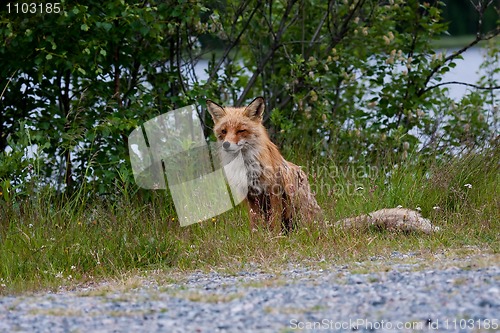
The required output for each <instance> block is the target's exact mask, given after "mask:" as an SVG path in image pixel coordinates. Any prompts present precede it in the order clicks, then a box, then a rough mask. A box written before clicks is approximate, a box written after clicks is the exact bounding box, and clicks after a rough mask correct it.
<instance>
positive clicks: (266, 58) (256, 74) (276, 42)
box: [236, 0, 297, 106]
mask: <svg viewBox="0 0 500 333" xmlns="http://www.w3.org/2000/svg"><path fill="white" fill-rule="evenodd" d="M296 2H297V0H291V1H289V2H288V5H287V7H286V10H285V13H284V14H283V17H282V18H281V22H280V26H279V29H278V31H277V33H276V38H275V39H274V43H273V45H272V46H271V49H270V50H269V52H268V53H267V54H266V55H265V56H264V58H263V59H262V61H260V63H259V65H258V66H257V70H256V71H255V72H254V73H253V75H252V77H251V78H250V80H249V81H248V83H247V85H246V86H245V89H243V92H242V93H241V95H240V97H239V98H238V100H237V101H236V106H239V105H241V103H243V101H244V100H245V96H246V95H247V94H248V92H249V91H250V89H252V87H253V85H254V84H255V82H256V81H257V78H258V77H259V75H260V74H261V73H262V71H263V70H264V66H265V64H266V63H267V62H268V61H269V59H270V58H271V57H272V56H273V55H274V52H276V50H277V49H278V48H279V47H280V45H281V44H280V42H281V37H282V36H283V33H284V32H285V30H286V27H285V23H286V20H287V19H288V15H289V14H290V12H291V11H292V8H293V6H294V5H295V3H296Z"/></svg>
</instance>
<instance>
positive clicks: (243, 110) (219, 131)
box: [207, 97, 439, 233]
mask: <svg viewBox="0 0 500 333" xmlns="http://www.w3.org/2000/svg"><path fill="white" fill-rule="evenodd" d="M207 109H208V112H209V113H210V115H211V116H212V119H213V121H214V133H215V135H216V137H217V142H218V144H219V147H218V150H219V153H220V157H221V159H222V163H223V164H227V163H229V162H230V161H232V160H233V159H234V158H235V156H236V155H237V154H239V153H240V152H241V156H242V157H243V161H244V165H245V169H246V170H243V171H242V172H240V174H242V175H243V176H244V174H245V173H246V181H247V182H246V183H247V184H248V192H247V194H246V199H245V200H246V202H247V205H248V208H249V213H250V214H249V215H250V228H251V230H253V229H254V228H255V227H257V225H258V224H259V223H260V224H264V225H265V226H268V227H269V228H270V229H272V230H278V228H279V227H280V224H281V228H282V229H281V230H282V231H284V232H288V231H290V230H291V229H293V228H294V227H295V226H296V225H297V223H298V222H299V221H301V222H304V223H310V222H312V221H314V220H315V219H318V218H319V217H320V216H321V215H322V211H321V208H320V207H319V206H318V203H317V202H316V198H315V196H314V194H313V193H312V192H311V188H310V185H309V181H308V180H307V175H306V174H305V172H304V171H302V169H301V168H300V167H299V166H297V165H295V164H293V163H291V162H288V161H287V160H285V159H284V158H283V156H282V155H281V154H280V152H279V150H278V148H277V147H276V145H275V144H274V143H272V142H271V140H270V139H269V135H268V134H267V131H266V128H265V127H264V125H263V124H262V117H263V114H264V109H265V103H264V99H263V98H262V97H257V98H256V99H254V100H253V101H252V102H251V103H250V104H249V105H248V106H246V107H222V106H220V105H218V104H216V103H214V102H212V101H211V100H207ZM280 222H281V223H280ZM337 224H338V225H341V226H343V227H346V228H350V227H358V228H359V227H360V226H362V225H377V226H380V227H383V228H386V229H389V230H401V231H422V232H424V233H431V232H433V231H437V230H439V228H438V227H434V226H433V225H432V224H431V223H430V221H429V220H427V219H425V218H423V217H422V216H421V215H420V214H419V213H418V212H416V211H413V210H410V209H404V208H400V207H398V208H391V209H381V210H379V211H376V212H372V213H369V214H366V215H360V216H357V217H353V218H347V219H343V220H340V221H338V222H337Z"/></svg>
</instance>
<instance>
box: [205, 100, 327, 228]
mask: <svg viewBox="0 0 500 333" xmlns="http://www.w3.org/2000/svg"><path fill="white" fill-rule="evenodd" d="M207 108H208V112H209V113H210V115H211V116H212V119H213V121H214V132H215V135H216V137H217V142H218V143H219V145H220V147H219V152H220V155H221V159H222V161H223V163H224V161H230V160H231V159H233V158H234V155H235V154H239V153H240V152H241V155H242V157H243V161H244V165H245V168H246V176H247V183H248V194H247V197H246V202H247V205H248V208H249V215H250V228H251V229H252V230H253V229H255V228H256V227H257V225H258V224H264V225H266V226H268V227H269V228H270V229H271V230H278V229H279V228H280V225H281V228H282V230H283V231H285V232H287V231H290V230H291V229H293V228H294V227H295V225H296V224H297V223H298V221H299V220H300V221H303V222H306V223H307V222H311V221H313V220H314V219H315V217H317V216H318V214H319V213H320V212H321V209H320V207H319V206H318V204H317V202H316V199H315V197H314V194H313V193H312V192H311V188H310V186H309V181H308V180H307V175H306V174H305V173H304V171H302V169H301V168H300V167H299V166H297V165H295V164H293V163H291V162H288V161H286V160H285V159H284V158H283V156H282V155H281V154H280V152H279V150H278V148H277V147H276V145H275V144H274V143H272V142H271V140H270V139H269V135H268V134H267V130H266V128H265V127H264V125H263V124H262V117H263V115H264V109H265V103H264V99H263V98H262V97H257V98H256V99H254V100H253V101H252V102H251V103H250V104H249V105H248V106H246V107H222V106H220V105H218V104H216V103H214V102H212V101H211V100H207Z"/></svg>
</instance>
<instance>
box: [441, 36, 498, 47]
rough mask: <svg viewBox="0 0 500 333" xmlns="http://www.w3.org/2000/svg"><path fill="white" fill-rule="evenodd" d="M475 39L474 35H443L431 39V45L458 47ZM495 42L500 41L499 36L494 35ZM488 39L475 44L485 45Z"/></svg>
mask: <svg viewBox="0 0 500 333" xmlns="http://www.w3.org/2000/svg"><path fill="white" fill-rule="evenodd" d="M474 39H476V36H474V35H462V36H443V37H441V38H440V39H437V40H433V41H432V45H433V46H434V48H436V49H460V48H462V47H464V46H466V45H468V44H470V43H471V42H472V41H474ZM494 41H495V43H500V38H498V37H496V38H495V39H494ZM487 43H488V41H480V42H479V43H478V44H477V46H479V47H485V46H486V45H487Z"/></svg>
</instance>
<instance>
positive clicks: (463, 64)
mask: <svg viewBox="0 0 500 333" xmlns="http://www.w3.org/2000/svg"><path fill="white" fill-rule="evenodd" d="M442 51H443V50H438V52H442ZM454 51H455V50H454V49H452V50H446V55H450V54H451V53H452V52H454ZM485 53H486V50H484V49H482V48H479V47H475V48H471V49H469V50H467V51H466V52H464V53H463V54H462V57H463V59H459V60H456V61H455V63H456V67H455V68H451V70H450V72H448V73H446V74H445V75H443V80H442V81H441V82H440V83H442V82H449V81H459V82H463V83H470V84H476V83H477V81H478V80H479V78H480V77H481V76H482V75H484V74H485V73H484V72H481V73H480V72H479V67H480V66H481V64H482V63H483V61H484V55H485ZM499 66H500V64H499ZM207 68H208V61H207V60H201V61H199V62H198V64H197V65H196V67H195V72H196V75H197V76H198V79H199V80H207V79H208V75H207V73H206V72H205V70H206V69H207ZM401 68H403V66H401ZM495 78H496V79H497V80H498V81H499V82H500V73H497V74H496V75H495ZM445 87H447V88H448V90H449V96H450V97H451V98H453V99H454V100H455V101H459V100H460V99H461V98H462V96H464V95H465V94H466V92H467V91H468V90H471V89H474V88H472V87H467V86H463V85H458V84H450V85H446V86H445ZM495 94H497V95H498V94H500V91H498V90H497V91H496V92H495Z"/></svg>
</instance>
